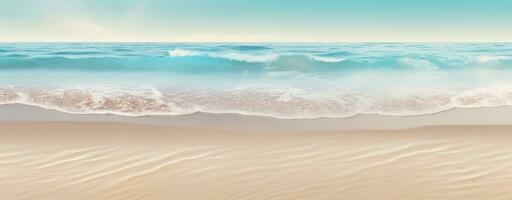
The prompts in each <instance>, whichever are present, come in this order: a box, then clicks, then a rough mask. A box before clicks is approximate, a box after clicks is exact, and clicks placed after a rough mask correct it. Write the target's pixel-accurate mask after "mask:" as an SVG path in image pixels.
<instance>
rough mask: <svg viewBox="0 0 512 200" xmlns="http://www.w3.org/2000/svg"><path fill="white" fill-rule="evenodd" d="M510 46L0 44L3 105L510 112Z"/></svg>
mask: <svg viewBox="0 0 512 200" xmlns="http://www.w3.org/2000/svg"><path fill="white" fill-rule="evenodd" d="M511 69H512V43H455V44H428V43H348V44H342V43H337V44H296V43H291V44H255V43H251V44H233V43H229V44H222V43H206V44H202V43H184V44H174V43H47V44H45V43H3V44H0V103H2V104H12V103H22V104H30V105H38V106H41V107H46V108H52V109H58V110H61V111H66V112H71V113H81V114H89V113H110V114H119V115H133V116H140V115H182V114H190V113H194V112H209V113H239V114H248V115H261V116H271V117H277V118H293V119H300V118H320V117H349V116H354V115H357V114H382V115H400V116H404V115H405V116H407V115H421V114H429V113H435V112H440V111H444V110H447V109H451V108H455V107H482V106H503V105H512V79H510V77H512V76H511V75H512V70H511Z"/></svg>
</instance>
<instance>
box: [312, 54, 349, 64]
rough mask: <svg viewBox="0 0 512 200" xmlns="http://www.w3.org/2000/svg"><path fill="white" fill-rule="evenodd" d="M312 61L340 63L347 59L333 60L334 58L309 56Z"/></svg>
mask: <svg viewBox="0 0 512 200" xmlns="http://www.w3.org/2000/svg"><path fill="white" fill-rule="evenodd" d="M308 57H309V58H310V59H312V60H315V61H319V62H326V63H339V62H343V61H345V60H347V59H346V58H333V57H322V56H311V55H310V56H308Z"/></svg>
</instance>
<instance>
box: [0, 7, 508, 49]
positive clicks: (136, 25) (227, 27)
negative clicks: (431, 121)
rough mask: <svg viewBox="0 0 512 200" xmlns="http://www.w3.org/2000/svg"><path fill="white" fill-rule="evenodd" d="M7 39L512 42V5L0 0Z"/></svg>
mask: <svg viewBox="0 0 512 200" xmlns="http://www.w3.org/2000/svg"><path fill="white" fill-rule="evenodd" d="M0 41H4V42H6V41H7V42H9V41H169V42H172V41H196V42H197V41H210V42H211V41H226V42H258V41H268V42H276V41H282V42H293V41H295V42H312V41H317V42H353V41H512V0H1V2H0Z"/></svg>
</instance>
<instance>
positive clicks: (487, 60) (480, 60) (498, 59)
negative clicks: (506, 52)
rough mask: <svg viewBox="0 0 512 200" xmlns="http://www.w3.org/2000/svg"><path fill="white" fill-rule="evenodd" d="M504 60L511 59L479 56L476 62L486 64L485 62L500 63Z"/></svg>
mask: <svg viewBox="0 0 512 200" xmlns="http://www.w3.org/2000/svg"><path fill="white" fill-rule="evenodd" d="M505 59H511V57H508V56H480V57H478V59H477V61H478V62H479V63H486V62H494V61H500V60H505Z"/></svg>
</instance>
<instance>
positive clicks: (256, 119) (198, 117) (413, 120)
mask: <svg viewBox="0 0 512 200" xmlns="http://www.w3.org/2000/svg"><path fill="white" fill-rule="evenodd" d="M508 116H512V106H501V107H481V108H455V109H452V110H447V111H442V112H439V113H434V114H427V115H415V116H386V115H377V114H361V115H357V116H353V117H347V118H319V119H277V118H272V117H264V116H252V115H241V114H212V113H194V114H188V115H178V116H166V115H154V116H136V117H133V116H121V115H113V114H72V113H66V112H61V111H58V110H53V109H46V108H42V107H39V106H31V105H24V104H8V105H0V123H3V122H114V123H126V124H145V125H161V126H174V127H183V128H213V129H226V130H232V131H256V132H258V131H259V132H308V131H315V132H316V131H320V132H329V131H354V130H356V131H357V130H405V129H414V128H420V127H429V126H454V125H456V126H462V125H472V126H481V125H512V119H510V118H509V117H508Z"/></svg>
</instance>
